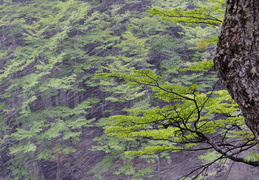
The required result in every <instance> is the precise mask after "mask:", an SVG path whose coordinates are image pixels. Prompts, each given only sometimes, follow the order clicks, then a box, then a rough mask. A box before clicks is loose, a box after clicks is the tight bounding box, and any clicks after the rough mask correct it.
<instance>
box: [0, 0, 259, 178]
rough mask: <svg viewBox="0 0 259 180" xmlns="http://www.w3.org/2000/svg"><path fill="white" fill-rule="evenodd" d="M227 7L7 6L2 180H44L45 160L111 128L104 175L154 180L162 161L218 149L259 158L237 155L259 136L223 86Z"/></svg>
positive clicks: (0, 112) (40, 1) (1, 86)
mask: <svg viewBox="0 0 259 180" xmlns="http://www.w3.org/2000/svg"><path fill="white" fill-rule="evenodd" d="M223 7H224V1H223V0H220V1H216V0H208V1H197V2H196V1H188V3H186V2H185V1H184V0H182V1H179V0H178V1H177V0H167V1H162V0H161V1H160V0H159V1H158V0H152V1H140V0H137V1H132V0H126V1H119V0H117V1H114V2H109V1H107V2H106V1H104V2H102V1H100V2H99V1H83V0H66V1H51V0H35V1H23V0H20V1H17V2H16V1H15V3H14V1H12V0H4V1H3V2H2V3H0V12H1V14H0V36H1V39H0V40H1V44H0V45H1V49H0V57H1V61H0V79H1V81H0V107H1V108H0V125H1V126H0V148H1V150H7V151H8V155H9V159H8V162H6V163H5V165H4V166H0V168H3V169H0V171H2V172H3V174H4V175H3V178H6V179H21V178H22V179H39V177H40V176H42V174H41V172H40V170H39V169H40V167H39V166H40V163H41V162H42V161H44V160H50V159H51V160H52V161H55V162H56V163H57V166H58V167H59V168H60V156H61V155H64V154H69V155H72V156H73V153H76V152H77V151H78V149H77V147H76V146H75V144H77V143H78V142H80V141H81V140H82V137H81V135H82V134H83V133H84V132H85V131H86V130H87V128H89V127H97V126H98V127H99V128H102V129H103V130H104V133H103V134H102V135H100V136H98V137H95V141H96V142H97V145H96V146H94V147H88V148H92V150H93V151H99V150H101V151H104V152H105V153H106V154H107V155H106V158H104V159H103V161H100V162H99V163H98V164H97V165H96V166H95V167H93V168H92V171H91V172H86V173H94V174H96V176H98V177H101V176H102V174H103V173H105V172H106V171H110V172H112V173H114V174H118V175H119V174H125V175H127V176H128V177H131V178H132V179H141V178H148V177H152V176H154V175H155V173H154V172H153V171H154V169H155V168H154V167H152V164H154V163H156V164H157V167H159V158H161V157H170V156H172V154H171V153H172V152H177V151H184V150H186V151H196V150H199V149H206V150H210V149H213V150H216V152H217V155H216V156H215V158H214V159H212V160H211V162H216V161H220V160H222V159H224V158H230V159H232V160H236V161H239V162H245V163H248V164H252V165H255V164H256V163H257V160H258V156H257V155H256V154H253V155H252V156H249V157H247V158H245V159H242V158H240V159H238V158H236V156H235V155H236V154H238V153H240V152H242V151H243V150H246V149H248V148H250V147H253V146H254V145H255V143H254V142H253V141H252V140H253V137H252V135H251V133H250V132H249V131H247V130H241V129H245V128H244V121H243V118H242V116H240V114H239V110H238V106H237V105H236V104H235V103H234V102H233V101H232V99H231V98H230V96H229V95H228V94H227V92H226V91H224V90H220V88H219V85H216V86H214V85H215V84H216V82H217V78H216V76H215V73H214V72H213V71H212V67H213V63H212V60H211V55H212V51H213V49H214V47H215V43H216V41H217V34H218V33H219V27H218V25H219V24H220V23H221V21H222V16H223V14H222V13H223ZM163 8H164V9H166V10H164V9H163ZM147 10H148V11H147ZM146 11H147V12H146ZM194 15H195V16H194ZM160 18H161V19H162V20H165V21H162V20H161V19H160ZM167 20H169V21H167ZM179 22H181V23H179ZM201 23H202V25H200V24H201ZM190 24H191V25H190ZM211 87H215V88H211ZM199 144H203V145H204V146H202V147H201V146H197V145H199ZM222 144H224V145H222ZM1 156H2V155H1ZM136 158H140V159H141V161H143V162H145V165H144V167H142V168H139V167H137V166H136V164H135V161H136ZM115 159H118V160H119V161H122V163H121V164H120V166H118V165H117V164H116V163H114V160H115ZM205 159H206V158H205ZM209 165H210V163H208V164H205V165H204V166H202V167H201V168H200V169H201V170H202V168H203V169H205V168H207V167H208V166H209ZM200 169H197V170H200ZM157 172H158V173H157V176H159V168H157ZM201 172H202V171H201ZM191 173H192V172H191ZM190 175H191V174H190ZM198 175H199V174H198ZM0 177H1V176H0ZM197 177H198V176H197ZM56 178H57V179H60V178H62V174H61V173H60V172H59V171H57V175H56Z"/></svg>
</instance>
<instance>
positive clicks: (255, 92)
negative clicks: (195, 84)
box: [214, 0, 259, 142]
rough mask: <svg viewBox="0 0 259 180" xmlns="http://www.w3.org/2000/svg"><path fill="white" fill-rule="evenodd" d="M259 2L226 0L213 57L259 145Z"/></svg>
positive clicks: (252, 0)
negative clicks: (223, 16)
mask: <svg viewBox="0 0 259 180" xmlns="http://www.w3.org/2000/svg"><path fill="white" fill-rule="evenodd" d="M258 15H259V1H258V0H227V3H226V14H225V19H224V22H223V24H222V32H221V34H220V38H219V42H218V47H217V49H216V54H215V58H214V63H215V69H216V71H217V73H218V76H219V78H220V79H221V81H222V82H223V84H224V85H225V86H226V88H227V89H228V91H229V92H230V94H231V96H232V97H233V99H234V100H235V101H236V102H237V103H238V104H239V106H240V108H241V110H242V112H243V115H244V117H245V121H246V124H247V126H248V127H249V128H250V129H251V131H252V132H253V133H254V135H255V136H256V137H257V140H258V142H259V18H258Z"/></svg>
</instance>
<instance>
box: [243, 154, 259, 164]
mask: <svg viewBox="0 0 259 180" xmlns="http://www.w3.org/2000/svg"><path fill="white" fill-rule="evenodd" d="M244 160H245V161H246V162H258V161H259V154H258V153H252V154H249V155H246V156H245V157H244Z"/></svg>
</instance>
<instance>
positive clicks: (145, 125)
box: [101, 70, 244, 155]
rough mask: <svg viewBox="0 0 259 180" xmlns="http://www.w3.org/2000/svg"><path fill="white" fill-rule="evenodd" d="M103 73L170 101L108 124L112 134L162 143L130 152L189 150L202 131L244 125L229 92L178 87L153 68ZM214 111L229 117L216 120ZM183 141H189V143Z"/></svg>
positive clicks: (109, 132)
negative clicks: (237, 114) (129, 72)
mask: <svg viewBox="0 0 259 180" xmlns="http://www.w3.org/2000/svg"><path fill="white" fill-rule="evenodd" d="M101 75H102V76H104V77H117V78H119V79H120V78H122V79H124V80H125V81H127V85H128V86H141V87H144V86H148V87H150V88H151V90H152V91H153V92H154V93H155V96H156V98H158V99H160V100H162V101H164V102H165V103H166V104H165V105H164V107H152V108H149V109H148V110H139V109H137V110H134V109H129V110H127V111H128V112H129V113H130V114H132V115H116V116H111V117H110V118H109V119H110V120H109V121H107V122H106V124H105V125H104V126H105V132H106V133H107V134H108V135H109V136H115V137H119V138H125V139H129V140H133V139H139V138H140V139H142V138H144V139H148V140H149V141H156V140H159V143H158V144H159V145H155V146H142V148H140V149H138V150H131V151H128V152H127V154H128V153H133V154H135V155H143V154H153V153H155V152H156V151H171V152H173V151H179V150H182V149H188V148H191V147H193V146H195V145H196V143H195V142H196V139H197V138H200V137H199V132H202V133H203V134H214V133H216V131H217V130H218V128H224V127H226V126H227V125H231V124H237V125H239V126H243V125H244V121H243V118H242V117H233V115H234V113H235V112H237V111H238V105H237V104H235V103H234V102H233V100H232V99H231V97H230V96H229V94H228V93H227V92H226V91H215V92H213V91H212V92H207V93H200V92H197V91H196V88H197V86H196V85H192V86H189V87H188V86H179V85H178V86H177V85H174V84H171V83H169V82H166V81H164V80H163V79H162V78H161V76H157V75H155V74H154V72H153V71H151V70H137V71H134V72H132V73H131V74H129V75H126V74H120V73H109V74H108V73H106V74H101ZM214 113H217V114H224V115H227V116H229V118H227V119H216V118H214V116H213V114H214ZM163 141H165V143H166V144H164V143H163ZM168 142H170V144H169V145H168ZM182 142H186V144H185V146H183V145H182V144H181V143H182ZM187 142H189V143H187ZM179 143H180V144H179Z"/></svg>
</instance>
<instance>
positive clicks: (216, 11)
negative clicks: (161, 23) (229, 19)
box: [148, 0, 225, 25]
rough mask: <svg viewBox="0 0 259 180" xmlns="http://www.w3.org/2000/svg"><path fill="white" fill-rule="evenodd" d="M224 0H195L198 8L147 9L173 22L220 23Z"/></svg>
mask: <svg viewBox="0 0 259 180" xmlns="http://www.w3.org/2000/svg"><path fill="white" fill-rule="evenodd" d="M224 4H225V1H224V0H219V1H218V0H209V1H197V2H196V3H195V4H194V5H196V6H198V8H194V9H187V10H186V9H184V8H174V9H170V10H164V9H156V8H153V9H151V10H149V11H148V13H149V14H150V15H155V16H156V15H159V16H161V20H170V21H173V22H175V23H178V22H184V23H188V24H209V25H220V24H221V22H222V20H223V16H222V15H223V13H224V9H223V5H224Z"/></svg>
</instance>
